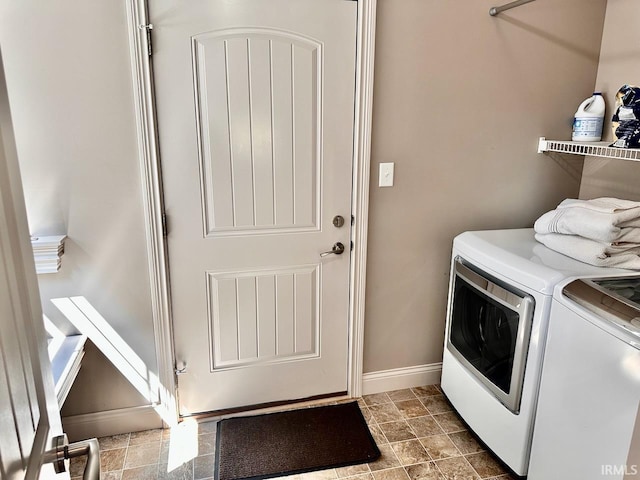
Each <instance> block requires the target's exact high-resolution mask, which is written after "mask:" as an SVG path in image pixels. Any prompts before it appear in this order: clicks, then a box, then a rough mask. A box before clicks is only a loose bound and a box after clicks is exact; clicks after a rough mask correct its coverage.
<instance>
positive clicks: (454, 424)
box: [433, 412, 467, 433]
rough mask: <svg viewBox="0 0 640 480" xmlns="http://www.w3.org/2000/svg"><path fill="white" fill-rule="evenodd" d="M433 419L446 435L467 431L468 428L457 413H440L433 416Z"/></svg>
mask: <svg viewBox="0 0 640 480" xmlns="http://www.w3.org/2000/svg"><path fill="white" fill-rule="evenodd" d="M433 418H434V419H435V421H436V422H438V424H439V425H440V427H441V428H442V430H444V432H445V433H453V432H460V431H462V430H466V429H467V426H466V425H465V424H464V422H463V421H462V420H461V419H460V417H458V414H457V413H455V412H447V413H439V414H437V415H433Z"/></svg>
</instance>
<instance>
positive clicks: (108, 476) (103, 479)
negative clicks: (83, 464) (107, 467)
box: [79, 470, 123, 480]
mask: <svg viewBox="0 0 640 480" xmlns="http://www.w3.org/2000/svg"><path fill="white" fill-rule="evenodd" d="M122 473H123V472H122V470H116V471H115V472H104V473H103V472H100V480H122ZM79 478H82V477H79Z"/></svg>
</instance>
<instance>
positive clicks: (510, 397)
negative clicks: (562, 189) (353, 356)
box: [441, 229, 624, 475]
mask: <svg viewBox="0 0 640 480" xmlns="http://www.w3.org/2000/svg"><path fill="white" fill-rule="evenodd" d="M622 272H624V270H619V269H603V268H598V267H594V266H591V265H588V264H585V263H581V262H578V261H576V260H573V259H571V258H569V257H566V256H564V255H561V254H559V253H556V252H554V251H552V250H549V249H548V248H546V247H545V246H544V245H542V244H540V243H538V242H536V241H535V239H534V236H533V229H516V230H492V231H480V232H465V233H462V234H460V235H458V236H457V237H456V238H455V239H454V242H453V253H452V259H451V277H450V287H449V302H448V308H447V324H446V332H445V345H444V355H443V365H442V381H441V385H442V389H443V391H444V393H445V394H446V396H447V397H448V399H449V400H450V401H451V403H452V405H453V406H454V408H455V409H456V410H457V412H458V413H459V414H460V416H461V417H462V418H463V419H464V420H465V421H466V422H467V424H468V425H469V426H470V428H471V429H472V430H473V431H474V432H475V433H476V435H478V436H479V437H480V439H481V440H482V441H483V442H484V443H485V444H486V445H487V446H488V447H489V448H490V449H491V450H492V451H493V452H494V453H495V454H496V455H497V456H498V457H499V458H500V459H501V460H502V461H503V462H504V463H506V464H507V465H508V466H509V467H510V468H511V469H512V470H513V471H514V472H515V473H516V474H518V475H526V474H527V471H528V466H529V456H530V449H531V439H532V431H533V422H534V416H535V411H536V402H537V398H538V388H539V380H540V375H541V369H542V361H543V354H544V344H545V338H546V332H547V324H548V319H549V311H550V308H551V300H552V294H553V290H554V287H555V286H556V284H558V283H559V282H561V281H562V280H564V279H566V278H569V277H574V276H588V275H603V274H605V273H606V274H615V273H622Z"/></svg>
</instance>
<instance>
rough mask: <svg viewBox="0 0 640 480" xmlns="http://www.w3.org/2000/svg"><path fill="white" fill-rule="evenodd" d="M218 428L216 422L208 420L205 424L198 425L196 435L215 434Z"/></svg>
mask: <svg viewBox="0 0 640 480" xmlns="http://www.w3.org/2000/svg"><path fill="white" fill-rule="evenodd" d="M217 428H218V422H216V421H213V420H209V421H206V422H200V423H198V434H199V435H203V434H205V433H216V432H217Z"/></svg>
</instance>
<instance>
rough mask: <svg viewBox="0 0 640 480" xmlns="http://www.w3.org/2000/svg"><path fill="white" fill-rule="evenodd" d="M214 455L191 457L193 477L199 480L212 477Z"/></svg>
mask: <svg viewBox="0 0 640 480" xmlns="http://www.w3.org/2000/svg"><path fill="white" fill-rule="evenodd" d="M215 460H216V459H215V455H213V454H211V455H202V456H199V457H196V458H194V459H193V478H194V480H200V479H203V478H209V477H213V466H214V464H215Z"/></svg>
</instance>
